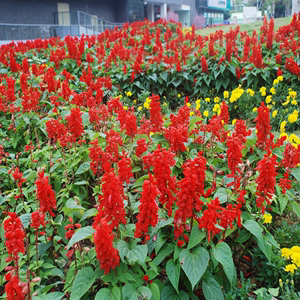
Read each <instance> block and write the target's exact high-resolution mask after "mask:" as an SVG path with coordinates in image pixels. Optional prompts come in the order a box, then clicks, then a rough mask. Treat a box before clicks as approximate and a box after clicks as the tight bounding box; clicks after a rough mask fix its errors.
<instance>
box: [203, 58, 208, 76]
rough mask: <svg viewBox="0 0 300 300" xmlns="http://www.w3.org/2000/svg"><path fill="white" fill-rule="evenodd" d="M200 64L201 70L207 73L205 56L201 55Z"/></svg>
mask: <svg viewBox="0 0 300 300" xmlns="http://www.w3.org/2000/svg"><path fill="white" fill-rule="evenodd" d="M201 66H202V72H204V73H207V72H208V66H207V61H206V58H205V56H204V55H203V56H202V57H201Z"/></svg>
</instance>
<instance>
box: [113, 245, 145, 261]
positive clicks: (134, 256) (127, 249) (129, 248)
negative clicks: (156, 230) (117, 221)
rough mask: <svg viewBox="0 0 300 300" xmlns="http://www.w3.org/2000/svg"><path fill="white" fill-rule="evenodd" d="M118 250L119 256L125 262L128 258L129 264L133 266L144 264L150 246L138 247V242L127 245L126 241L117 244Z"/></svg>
mask: <svg viewBox="0 0 300 300" xmlns="http://www.w3.org/2000/svg"><path fill="white" fill-rule="evenodd" d="M117 249H118V250H119V255H120V257H121V259H122V261H124V258H125V257H126V259H127V261H128V263H129V264H130V265H133V264H134V263H136V262H138V263H139V264H143V263H144V262H145V260H146V257H147V251H148V246H147V245H137V244H136V241H133V242H132V243H130V244H129V243H126V242H125V241H119V242H118V244H117Z"/></svg>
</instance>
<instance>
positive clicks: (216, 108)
mask: <svg viewBox="0 0 300 300" xmlns="http://www.w3.org/2000/svg"><path fill="white" fill-rule="evenodd" d="M219 109H220V105H219V104H217V103H216V104H215V105H214V108H213V112H218V110H219Z"/></svg>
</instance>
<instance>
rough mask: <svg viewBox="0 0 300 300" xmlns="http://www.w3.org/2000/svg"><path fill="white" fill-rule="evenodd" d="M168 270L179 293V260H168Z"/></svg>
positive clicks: (169, 276)
mask: <svg viewBox="0 0 300 300" xmlns="http://www.w3.org/2000/svg"><path fill="white" fill-rule="evenodd" d="M166 271H167V276H168V279H169V280H170V282H171V283H172V285H173V287H174V289H175V290H176V292H177V293H179V291H178V283H179V278H180V264H179V261H178V260H176V262H174V260H172V259H170V260H169V261H168V262H167V266H166Z"/></svg>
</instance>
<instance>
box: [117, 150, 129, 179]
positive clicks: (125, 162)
mask: <svg viewBox="0 0 300 300" xmlns="http://www.w3.org/2000/svg"><path fill="white" fill-rule="evenodd" d="M118 175H119V178H120V180H121V181H122V182H126V183H127V184H129V182H130V178H132V177H133V174H132V167H131V160H130V158H129V157H126V156H125V155H124V156H123V157H122V158H121V160H119V161H118Z"/></svg>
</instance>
